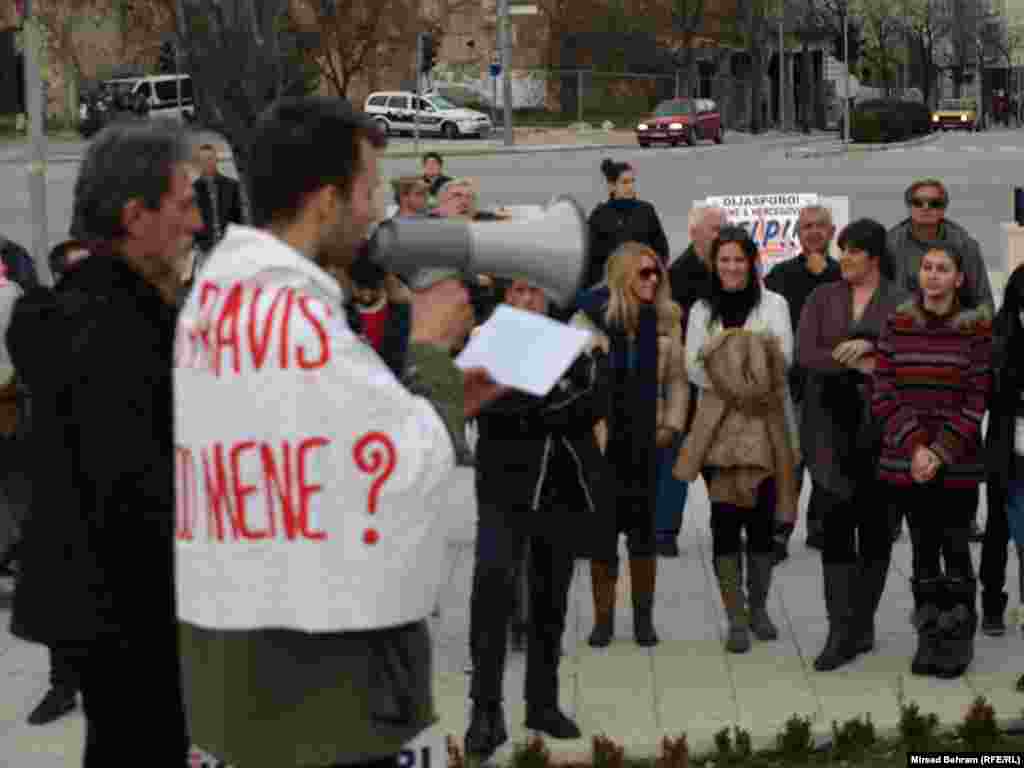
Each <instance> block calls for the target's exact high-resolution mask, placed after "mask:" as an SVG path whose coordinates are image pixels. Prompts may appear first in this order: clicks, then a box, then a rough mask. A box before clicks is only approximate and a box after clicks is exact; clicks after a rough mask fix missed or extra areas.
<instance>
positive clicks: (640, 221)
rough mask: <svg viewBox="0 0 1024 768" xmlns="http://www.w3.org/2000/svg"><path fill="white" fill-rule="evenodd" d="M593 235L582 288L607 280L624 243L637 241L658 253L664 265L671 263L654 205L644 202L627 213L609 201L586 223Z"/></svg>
mask: <svg viewBox="0 0 1024 768" xmlns="http://www.w3.org/2000/svg"><path fill="white" fill-rule="evenodd" d="M587 226H588V231H589V233H590V250H589V254H590V265H589V267H588V268H587V274H586V277H585V280H584V284H583V287H584V288H591V287H593V286H594V285H597V284H598V283H600V282H601V281H602V280H604V269H605V265H606V264H607V263H608V258H609V257H610V256H611V255H612V251H614V250H615V249H616V248H618V247H619V246H620V245H622V244H623V243H628V242H631V241H633V242H637V243H643V244H644V245H649V246H650V247H651V248H653V249H654V252H655V253H657V254H658V258H659V259H661V263H662V264H668V237H666V235H665V230H664V229H663V228H662V226H661V220H660V219H659V218H658V213H657V212H656V211H655V210H654V206H653V205H651V204H650V203H648V202H646V201H644V200H638V201H636V205H635V206H634V207H632V208H631V209H629V210H628V211H624V210H622V209H619V208H617V207H616V201H614V200H608V201H606V202H604V203H601V204H600V205H599V206H597V207H596V208H595V209H594V210H593V212H592V213H591V214H590V218H589V219H588V220H587Z"/></svg>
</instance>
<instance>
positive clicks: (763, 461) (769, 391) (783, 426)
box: [673, 328, 800, 523]
mask: <svg viewBox="0 0 1024 768" xmlns="http://www.w3.org/2000/svg"><path fill="white" fill-rule="evenodd" d="M701 356H702V357H703V359H704V366H705V370H706V371H707V375H708V378H709V379H710V380H711V383H712V388H711V389H707V390H704V391H703V392H702V395H701V398H700V401H699V402H698V404H697V412H696V414H695V416H694V420H693V425H692V427H691V429H690V433H689V434H688V435H687V438H686V441H685V442H684V443H683V446H682V448H681V449H680V451H679V456H678V458H677V459H676V465H675V469H674V471H673V474H674V475H675V477H676V478H677V479H678V480H685V481H687V482H692V481H694V480H696V479H697V475H698V474H700V470H701V469H702V468H703V467H705V466H711V467H714V468H715V469H716V470H717V471H716V472H715V475H714V478H713V479H712V481H711V486H710V487H709V488H708V494H709V496H710V497H711V500H712V501H721V502H727V503H730V504H735V505H736V506H739V507H745V508H753V507H754V506H755V504H756V499H757V487H758V485H759V484H760V483H761V481H763V480H765V479H766V478H768V477H774V478H775V482H776V486H777V490H778V493H777V499H778V502H777V503H778V506H777V509H776V518H777V519H778V520H779V521H781V522H789V523H792V522H794V521H795V520H796V514H797V503H798V501H799V491H798V484H797V477H796V474H795V467H796V465H797V463H798V462H799V460H800V456H799V446H798V443H797V440H796V439H795V435H794V434H793V432H792V430H791V429H790V428H789V425H788V423H787V419H786V398H787V397H788V395H787V389H786V362H785V358H784V357H783V354H782V349H781V347H780V346H779V343H778V341H777V339H776V338H775V337H774V336H773V335H771V334H769V333H764V332H755V331H747V330H744V329H741V328H734V329H730V330H727V331H724V332H722V333H719V334H717V335H716V336H715V337H714V338H713V339H712V340H711V341H710V342H708V344H707V345H706V346H705V347H704V349H703V350H702V351H701Z"/></svg>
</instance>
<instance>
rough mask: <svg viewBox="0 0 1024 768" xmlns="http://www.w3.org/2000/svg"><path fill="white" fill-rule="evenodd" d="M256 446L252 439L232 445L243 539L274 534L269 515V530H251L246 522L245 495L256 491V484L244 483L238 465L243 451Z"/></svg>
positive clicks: (233, 485)
mask: <svg viewBox="0 0 1024 768" xmlns="http://www.w3.org/2000/svg"><path fill="white" fill-rule="evenodd" d="M255 447H256V443H254V442H253V441H252V440H247V441H246V442H244V443H236V444H235V445H233V446H232V447H231V489H232V491H233V492H234V497H235V516H236V517H237V518H238V531H239V533H240V534H241V536H242V538H243V539H249V540H259V539H266V538H269V537H271V536H273V535H274V518H273V517H269V520H268V526H267V530H265V531H254V530H250V528H249V526H248V525H247V524H246V519H245V512H246V509H245V497H246V496H251V495H252V494H254V493H256V486H255V485H245V484H244V483H242V471H241V469H240V468H239V466H238V459H239V457H240V455H241V453H242V452H243V451H251V450H252V449H253V448H255Z"/></svg>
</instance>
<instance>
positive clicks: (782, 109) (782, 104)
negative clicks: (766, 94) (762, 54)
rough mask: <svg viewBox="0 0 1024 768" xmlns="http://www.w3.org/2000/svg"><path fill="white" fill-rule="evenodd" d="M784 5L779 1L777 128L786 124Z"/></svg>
mask: <svg viewBox="0 0 1024 768" xmlns="http://www.w3.org/2000/svg"><path fill="white" fill-rule="evenodd" d="M784 19H785V6H784V5H783V4H782V3H779V128H780V129H784V127H785V125H786V48H785V43H784V42H783V39H782V22H783V20H784Z"/></svg>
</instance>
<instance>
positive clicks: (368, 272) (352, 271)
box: [348, 240, 387, 288]
mask: <svg viewBox="0 0 1024 768" xmlns="http://www.w3.org/2000/svg"><path fill="white" fill-rule="evenodd" d="M348 276H349V277H350V278H352V283H353V284H354V285H356V286H357V287H359V288H380V286H381V285H382V284H383V283H384V278H385V277H386V276H387V272H386V271H384V269H383V268H382V267H379V266H377V265H376V264H374V263H373V261H371V260H370V243H369V241H368V240H366V241H363V242H362V243H361V244H360V245H359V248H358V250H357V252H356V258H355V259H354V260H353V262H352V264H351V265H350V266H349V268H348Z"/></svg>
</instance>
